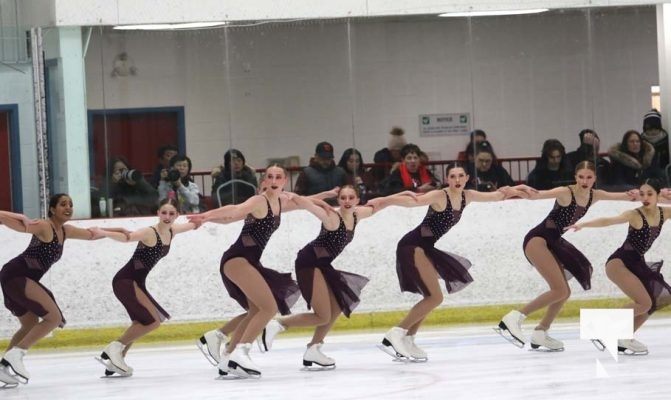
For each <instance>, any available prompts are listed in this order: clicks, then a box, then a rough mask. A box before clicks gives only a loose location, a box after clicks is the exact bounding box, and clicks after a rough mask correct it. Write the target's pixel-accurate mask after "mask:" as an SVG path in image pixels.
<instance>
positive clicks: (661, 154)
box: [641, 108, 669, 168]
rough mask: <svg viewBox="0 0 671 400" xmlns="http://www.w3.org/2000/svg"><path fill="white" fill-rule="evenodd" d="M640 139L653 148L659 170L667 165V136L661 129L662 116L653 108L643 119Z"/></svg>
mask: <svg viewBox="0 0 671 400" xmlns="http://www.w3.org/2000/svg"><path fill="white" fill-rule="evenodd" d="M641 137H642V138H643V140H645V141H646V142H648V143H650V144H651V145H652V147H654V148H655V157H657V165H659V167H660V168H665V167H666V166H667V165H669V134H668V133H667V132H666V131H665V130H664V129H662V115H661V114H660V113H659V111H657V110H656V109H654V108H653V109H652V110H650V112H648V113H647V114H645V116H644V117H643V132H642V133H641Z"/></svg>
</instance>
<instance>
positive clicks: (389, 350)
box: [377, 344, 409, 362]
mask: <svg viewBox="0 0 671 400" xmlns="http://www.w3.org/2000/svg"><path fill="white" fill-rule="evenodd" d="M377 348H378V349H380V350H382V351H383V352H385V353H387V354H389V355H390V356H391V358H392V359H393V361H399V362H409V359H408V358H407V357H406V356H404V355H403V354H401V353H399V352H397V351H396V350H394V348H393V347H392V346H386V345H384V344H378V345H377Z"/></svg>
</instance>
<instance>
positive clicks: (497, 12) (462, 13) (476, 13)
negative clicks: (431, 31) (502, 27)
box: [438, 8, 550, 17]
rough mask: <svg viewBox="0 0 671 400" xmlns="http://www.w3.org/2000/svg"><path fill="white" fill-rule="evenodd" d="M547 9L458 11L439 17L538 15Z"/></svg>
mask: <svg viewBox="0 0 671 400" xmlns="http://www.w3.org/2000/svg"><path fill="white" fill-rule="evenodd" d="M549 10H550V9H548V8H534V9H529V10H491V11H458V12H447V13H444V14H439V15H438V16H439V17H492V16H501V15H522V14H538V13H542V12H546V11H549Z"/></svg>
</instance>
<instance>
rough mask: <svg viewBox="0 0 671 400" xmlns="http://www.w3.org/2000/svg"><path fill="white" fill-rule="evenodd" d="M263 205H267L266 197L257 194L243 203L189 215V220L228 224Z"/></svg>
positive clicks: (195, 222)
mask: <svg viewBox="0 0 671 400" xmlns="http://www.w3.org/2000/svg"><path fill="white" fill-rule="evenodd" d="M261 205H263V206H264V207H265V198H264V197H263V196H262V195H259V194H257V195H255V196H252V197H250V198H249V199H247V200H246V201H245V202H244V203H242V204H230V205H227V206H223V207H219V208H215V209H214V210H210V211H206V212H204V213H202V214H193V215H189V216H188V217H187V218H188V219H189V222H191V223H194V224H196V225H199V226H200V225H201V224H203V223H205V222H215V223H219V224H228V223H231V222H235V221H240V220H242V219H244V218H245V217H246V216H247V214H252V213H254V211H256V210H257V209H258V208H259V207H260V206H261Z"/></svg>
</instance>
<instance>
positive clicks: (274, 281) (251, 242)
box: [220, 198, 300, 315]
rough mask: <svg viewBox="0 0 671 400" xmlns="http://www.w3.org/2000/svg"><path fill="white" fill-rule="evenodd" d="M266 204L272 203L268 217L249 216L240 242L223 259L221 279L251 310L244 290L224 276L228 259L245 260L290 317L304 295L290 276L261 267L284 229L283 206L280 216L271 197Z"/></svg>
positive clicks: (227, 288)
mask: <svg viewBox="0 0 671 400" xmlns="http://www.w3.org/2000/svg"><path fill="white" fill-rule="evenodd" d="M266 203H267V204H268V214H266V216H265V218H262V219H256V218H254V216H253V215H252V214H249V215H247V217H246V218H245V224H244V225H243V227H242V232H240V236H239V237H238V240H236V241H235V243H233V245H232V246H231V247H230V248H229V249H228V250H226V252H225V253H224V255H223V256H222V257H221V263H220V273H221V279H222V280H223V281H224V286H225V287H226V290H227V291H228V294H229V295H230V296H231V297H232V298H233V299H234V300H235V301H237V302H238V304H240V305H241V306H242V308H244V309H245V310H248V309H249V305H248V304H247V296H245V294H244V293H243V291H242V290H240V288H239V287H238V286H237V285H236V284H235V283H233V281H231V280H230V279H228V277H226V275H225V274H224V264H226V262H227V261H228V260H231V259H233V258H236V257H242V258H244V259H245V260H247V262H249V263H250V264H251V265H252V266H253V267H254V268H256V269H257V270H258V271H259V273H260V274H261V276H262V277H263V279H264V280H265V281H266V283H267V284H268V286H269V287H270V291H271V292H272V293H273V297H274V298H275V302H276V303H277V308H278V310H279V311H280V313H281V314H282V315H287V314H290V313H291V311H290V308H291V307H293V305H294V304H296V301H298V297H299V296H300V293H299V290H298V285H297V284H296V282H295V281H294V280H293V279H291V274H290V273H281V272H277V271H275V270H272V269H269V268H265V267H264V266H263V265H261V254H262V253H263V249H265V248H266V244H268V240H270V236H272V234H273V232H275V231H276V230H277V228H278V227H279V226H280V214H281V213H282V209H281V203H280V213H278V215H277V216H275V215H273V210H272V208H271V207H270V201H268V199H267V198H266Z"/></svg>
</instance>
